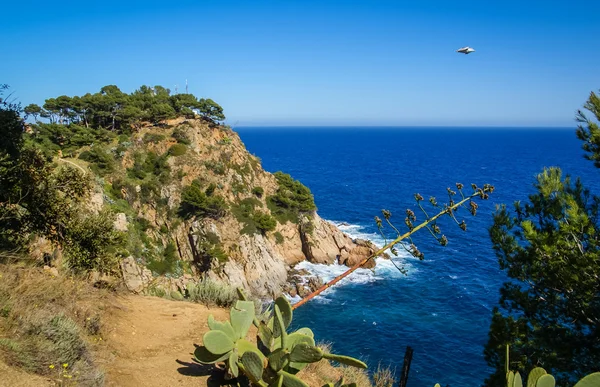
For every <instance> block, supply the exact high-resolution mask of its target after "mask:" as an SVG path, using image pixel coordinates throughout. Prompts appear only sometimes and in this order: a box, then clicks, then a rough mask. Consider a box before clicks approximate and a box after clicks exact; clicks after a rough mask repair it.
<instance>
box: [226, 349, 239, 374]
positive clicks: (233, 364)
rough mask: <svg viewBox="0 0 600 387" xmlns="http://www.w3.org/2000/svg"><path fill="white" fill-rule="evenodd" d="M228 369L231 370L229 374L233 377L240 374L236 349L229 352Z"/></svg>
mask: <svg viewBox="0 0 600 387" xmlns="http://www.w3.org/2000/svg"><path fill="white" fill-rule="evenodd" d="M228 362H229V370H230V371H231V375H233V377H234V378H237V377H238V375H239V374H240V370H239V368H238V364H237V363H238V355H237V352H236V351H231V352H230V353H229V360H228Z"/></svg>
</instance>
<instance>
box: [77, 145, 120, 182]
mask: <svg viewBox="0 0 600 387" xmlns="http://www.w3.org/2000/svg"><path fill="white" fill-rule="evenodd" d="M79 159H81V160H83V161H87V162H88V163H90V169H91V170H92V171H94V173H95V174H97V175H99V176H105V175H107V174H109V173H112V172H113V171H114V169H115V159H114V158H113V156H112V155H111V154H110V153H108V152H107V151H106V149H104V148H102V147H96V146H95V147H92V148H91V149H90V150H89V151H83V152H81V154H80V155H79Z"/></svg>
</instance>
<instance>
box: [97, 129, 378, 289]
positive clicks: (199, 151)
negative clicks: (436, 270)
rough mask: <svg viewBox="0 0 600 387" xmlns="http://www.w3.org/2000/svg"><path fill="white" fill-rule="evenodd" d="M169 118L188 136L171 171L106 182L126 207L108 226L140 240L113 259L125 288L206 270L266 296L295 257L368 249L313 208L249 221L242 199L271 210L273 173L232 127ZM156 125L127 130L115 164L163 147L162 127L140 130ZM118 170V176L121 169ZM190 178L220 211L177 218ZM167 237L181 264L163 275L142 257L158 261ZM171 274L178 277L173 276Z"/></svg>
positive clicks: (355, 254) (332, 259) (281, 282)
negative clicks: (266, 222)
mask: <svg viewBox="0 0 600 387" xmlns="http://www.w3.org/2000/svg"><path fill="white" fill-rule="evenodd" d="M169 124H170V125H171V127H172V128H174V129H170V130H171V131H173V130H179V131H182V132H184V133H185V135H186V136H187V138H188V139H189V145H188V146H187V152H186V153H185V154H184V155H180V156H177V157H174V156H171V157H168V159H167V163H168V168H169V174H170V176H176V178H171V179H170V180H169V181H168V182H167V183H166V184H162V185H160V186H159V188H158V189H157V190H155V191H149V188H148V187H144V186H143V184H140V183H136V184H133V183H131V186H127V185H126V184H121V185H120V186H119V188H118V189H115V184H113V190H112V193H113V194H115V192H117V193H119V192H121V193H122V194H121V195H118V196H119V197H118V198H117V199H122V200H126V201H127V202H128V203H129V205H130V206H131V208H132V211H131V212H130V213H128V214H125V213H120V214H119V217H118V219H117V220H116V222H115V226H116V228H117V229H120V230H128V231H127V232H128V233H130V238H137V239H140V240H142V241H143V243H144V245H143V246H142V248H137V249H136V251H137V252H136V254H138V256H132V257H129V258H127V259H125V260H123V261H122V262H121V269H122V272H123V277H124V278H125V282H126V284H127V287H128V288H129V289H130V290H132V291H134V292H142V291H144V289H145V288H147V287H148V286H149V284H151V283H152V284H156V283H168V284H169V285H168V286H170V287H171V288H177V287H184V286H185V281H184V280H183V278H184V276H187V277H186V278H187V279H190V278H191V279H194V278H195V279H197V278H199V277H200V276H205V275H208V276H209V277H211V278H213V279H216V280H221V281H223V282H226V283H228V284H230V285H232V286H240V287H243V288H245V289H247V290H249V291H250V292H252V293H253V294H256V295H259V296H268V297H271V296H273V295H275V294H278V293H280V292H281V291H282V289H284V287H285V285H286V284H287V283H288V277H289V276H288V273H289V271H290V269H291V268H292V267H293V266H294V265H295V264H297V263H298V262H301V261H303V260H308V261H310V262H313V263H322V264H333V263H338V262H339V263H341V264H346V265H348V266H352V265H354V264H356V263H357V262H360V261H361V260H362V259H364V258H366V257H367V256H369V255H370V254H372V253H373V252H374V251H375V248H374V246H373V245H372V244H370V243H369V242H366V241H355V240H353V239H352V238H350V237H349V236H348V235H346V234H344V233H343V232H341V231H340V230H339V229H338V228H337V227H335V226H334V225H333V224H331V223H329V222H327V221H324V220H323V219H321V218H320V217H319V216H318V214H316V213H314V212H312V213H311V212H304V213H301V215H302V216H301V217H300V218H299V219H298V222H297V223H294V222H291V221H286V222H281V221H278V222H277V224H276V226H275V229H274V230H271V231H268V232H260V231H257V230H256V229H252V228H249V226H248V222H249V220H248V219H249V217H248V216H247V214H246V215H244V212H243V209H244V208H245V207H243V206H252V209H253V211H255V212H256V213H263V214H267V215H273V213H272V208H273V207H272V203H270V202H269V201H268V198H269V197H272V195H275V194H276V192H277V190H278V188H279V184H278V181H277V179H276V178H275V176H274V175H273V174H271V173H268V172H266V171H264V170H263V169H262V167H261V165H260V160H259V159H258V158H257V157H255V156H253V155H250V154H249V153H248V152H247V150H246V149H245V147H244V145H243V143H242V142H241V140H240V138H239V136H238V135H237V133H235V132H234V131H233V130H231V129H229V128H226V127H221V126H216V125H210V124H208V123H206V122H203V121H201V120H184V119H178V120H174V121H172V122H169ZM155 132H156V133H155ZM159 132H160V133H164V129H162V128H158V129H156V128H146V129H143V130H141V131H140V132H139V133H137V134H136V135H135V136H134V138H133V139H132V141H131V144H132V145H131V146H130V147H129V148H127V149H126V151H125V154H124V156H123V158H122V169H123V171H126V170H127V169H128V168H129V170H131V169H132V168H133V167H134V165H135V163H136V157H138V158H139V154H140V153H144V152H146V153H148V152H154V153H155V154H158V155H161V154H166V152H168V151H169V148H170V147H171V146H172V145H174V144H175V143H176V142H175V140H174V139H172V138H166V137H167V136H165V135H164V134H161V136H162V137H163V140H161V141H153V142H145V141H144V139H145V138H146V137H145V136H149V135H150V134H153V135H155V136H158V133H159ZM123 175H124V176H125V177H124V178H123V180H126V179H127V177H126V176H127V175H126V174H125V173H123ZM112 179H113V181H116V179H117V178H114V177H113V178H112ZM108 180H109V181H108V182H109V183H113V181H110V178H108ZM193 181H199V182H201V184H202V185H203V187H209V186H211V187H213V188H212V189H213V191H214V195H218V196H220V197H222V198H224V200H225V202H226V203H227V206H228V211H226V213H225V214H224V215H223V216H219V217H214V218H211V217H203V218H198V217H192V218H191V219H188V220H182V219H180V218H179V217H177V216H176V214H177V210H178V208H179V205H180V203H181V193H182V190H183V189H184V187H186V186H189V185H190V184H191V183H192V182H193ZM148 192H150V193H152V192H157V193H156V194H155V195H157V197H152V196H150V197H148V195H149V193H148ZM105 200H106V199H105ZM244 216H246V217H244ZM142 223H143V227H142ZM140 229H143V231H141V232H143V234H137V236H136V235H135V234H134V233H135V232H138V233H139V232H140V231H139V230H140ZM136 230H138V231H136ZM170 243H171V244H174V245H175V246H176V255H177V258H178V260H179V261H180V262H186V264H178V265H177V267H179V268H181V270H179V272H176V273H172V274H170V275H169V280H168V281H166V282H165V280H162V279H160V278H158V279H157V278H156V274H157V273H154V274H153V273H152V272H151V271H150V270H149V269H147V268H145V267H144V263H146V264H148V263H150V262H153V261H154V262H156V261H157V260H159V261H160V258H157V257H160V255H161V254H164V253H163V252H164V251H166V246H167V245H168V244H170ZM165 259H166V258H165ZM371 262H373V264H374V261H371ZM173 278H175V279H173ZM177 278H179V279H180V280H179V282H177V281H175V280H176V279H177ZM174 281H175V282H174ZM318 282H319V280H317V279H315V280H314V281H313V282H312V284H308V285H307V286H304V287H303V288H301V289H298V290H295V291H296V292H297V293H298V294H300V295H302V294H301V293H303V292H305V290H304V289H308V288H311V286H312V287H314V286H316V284H317V283H318ZM171 290H172V289H171Z"/></svg>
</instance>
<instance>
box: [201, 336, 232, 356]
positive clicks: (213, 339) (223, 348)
mask: <svg viewBox="0 0 600 387" xmlns="http://www.w3.org/2000/svg"><path fill="white" fill-rule="evenodd" d="M203 341H204V346H205V347H206V349H207V350H208V351H209V352H211V353H214V354H215V355H221V354H224V353H227V352H229V351H231V350H232V349H233V345H234V344H233V341H232V340H231V339H230V338H229V337H227V335H226V334H225V333H224V332H221V331H208V332H206V333H205V334H204V338H203Z"/></svg>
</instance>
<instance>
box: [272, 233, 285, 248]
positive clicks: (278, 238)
mask: <svg viewBox="0 0 600 387" xmlns="http://www.w3.org/2000/svg"><path fill="white" fill-rule="evenodd" d="M273 235H275V242H276V243H277V244H278V245H280V244H282V243H283V242H284V238H283V235H281V233H280V232H279V231H277V232H276V233H275V234H273Z"/></svg>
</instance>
